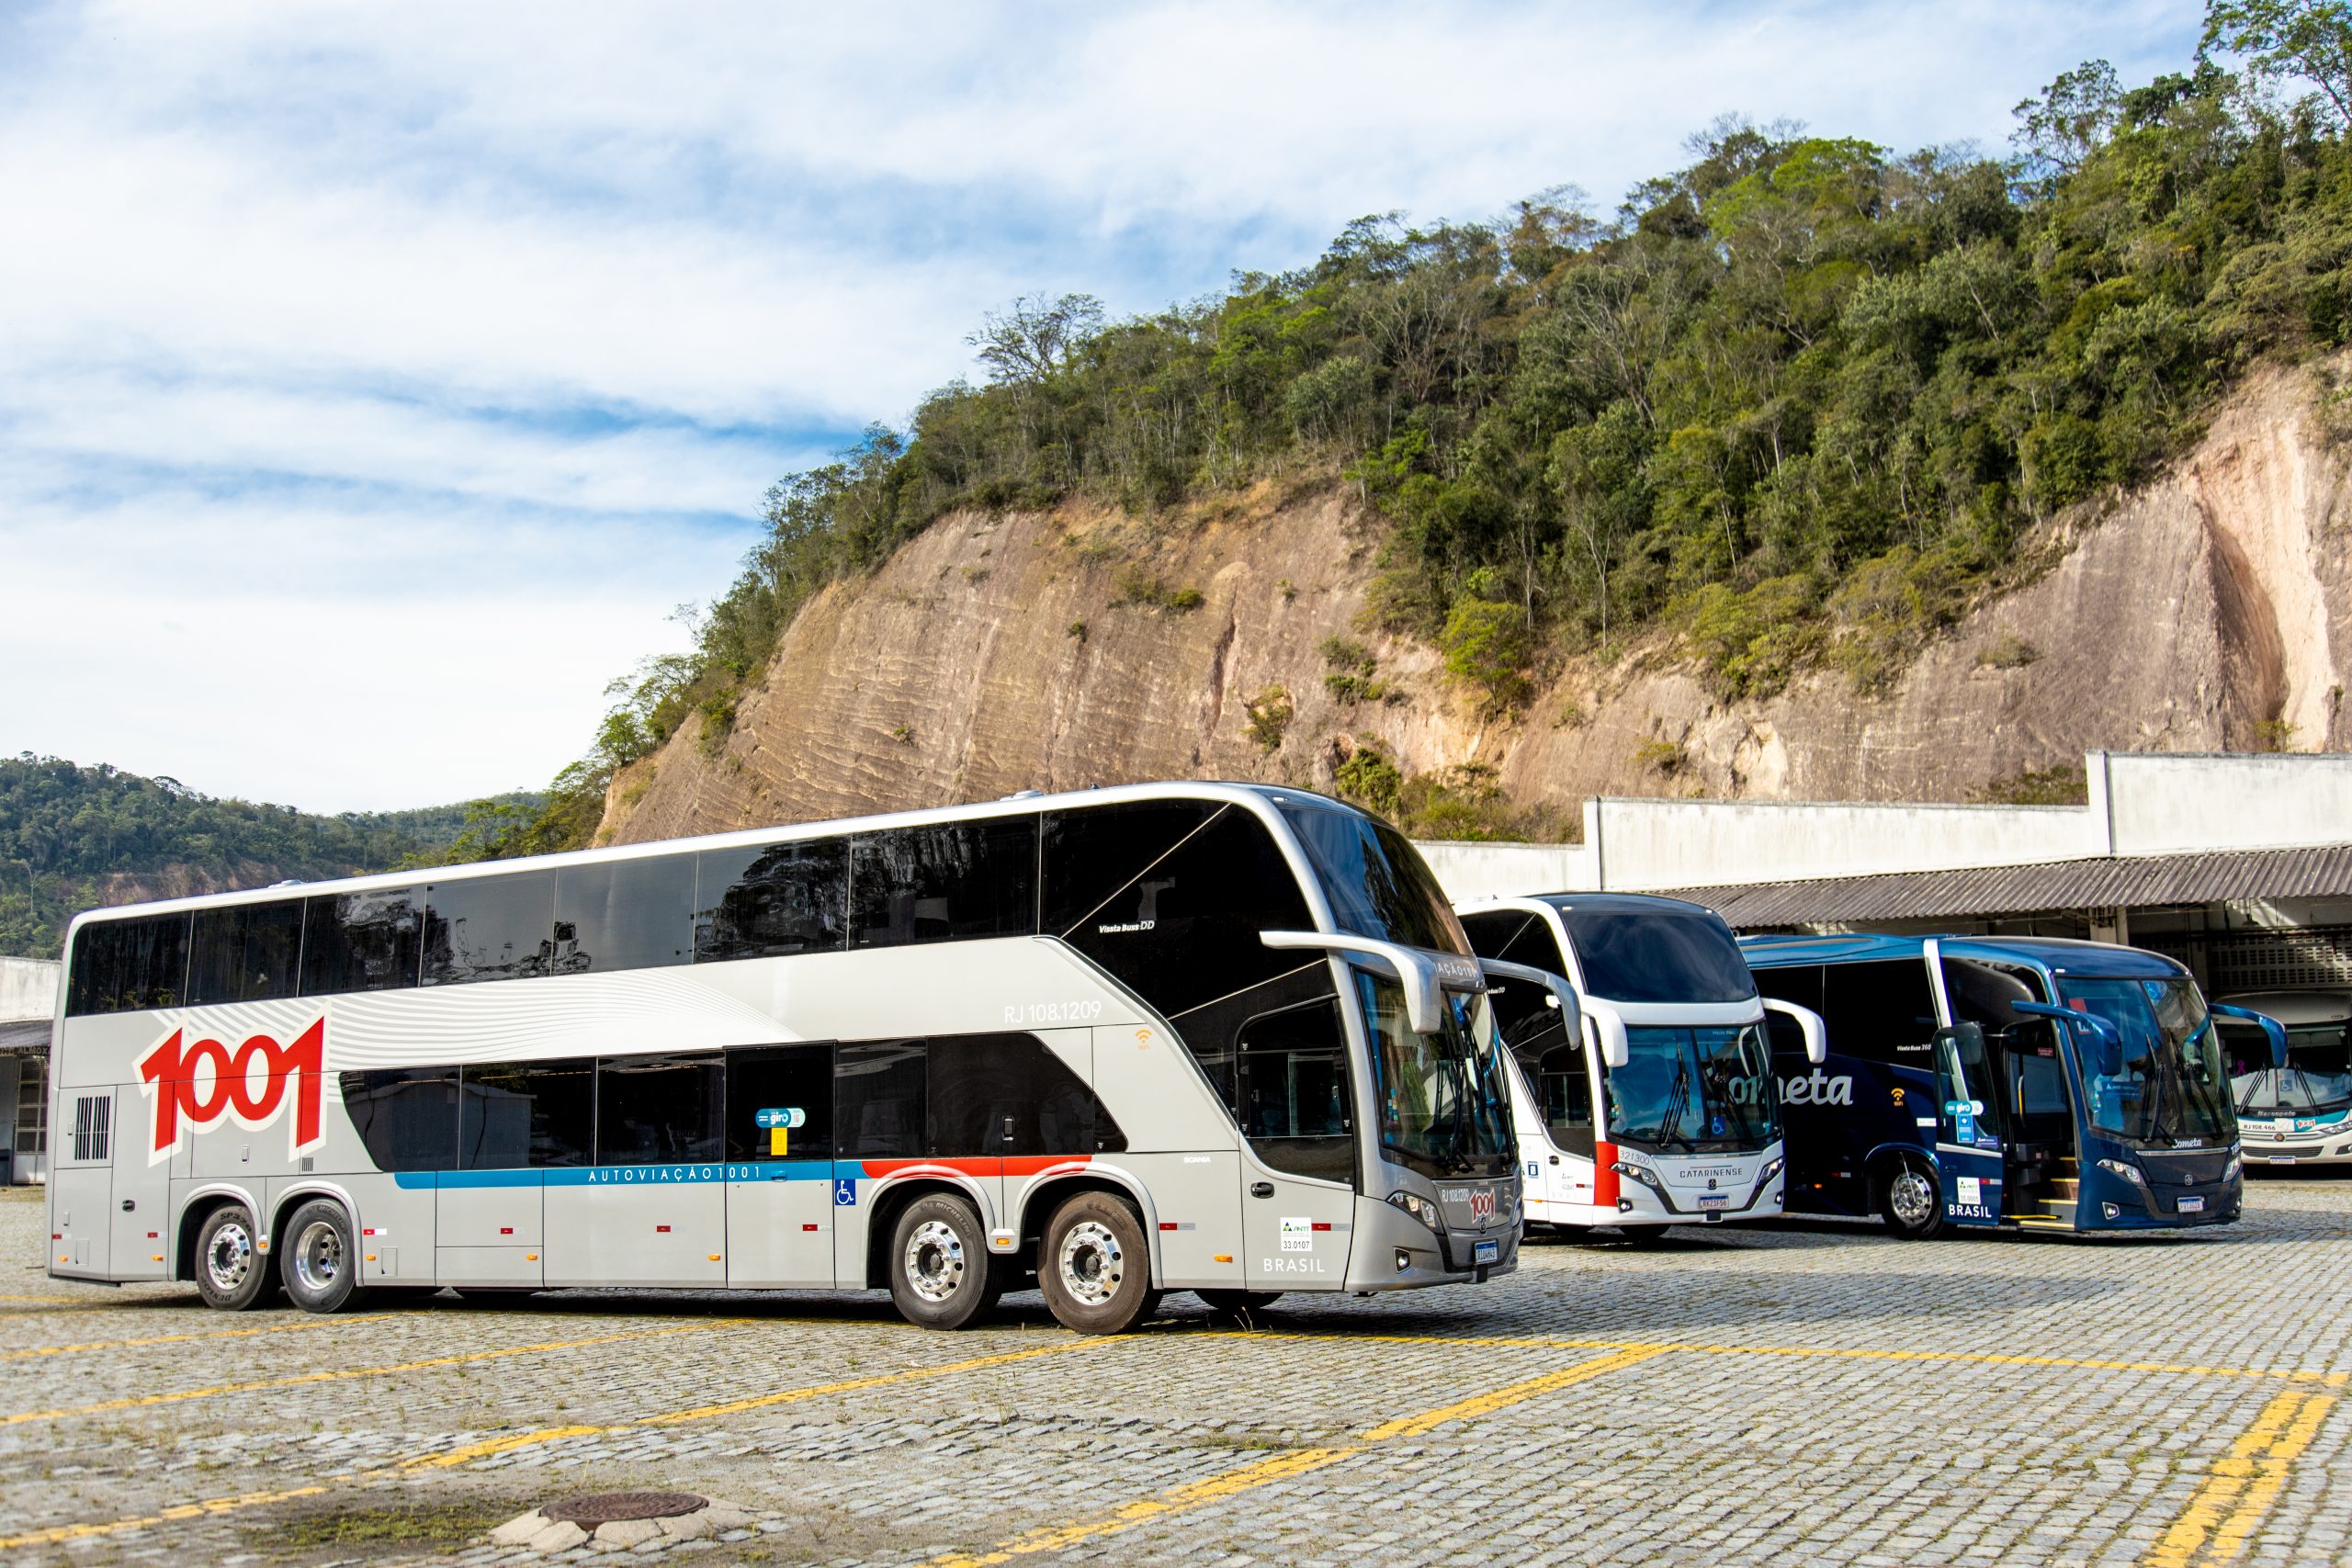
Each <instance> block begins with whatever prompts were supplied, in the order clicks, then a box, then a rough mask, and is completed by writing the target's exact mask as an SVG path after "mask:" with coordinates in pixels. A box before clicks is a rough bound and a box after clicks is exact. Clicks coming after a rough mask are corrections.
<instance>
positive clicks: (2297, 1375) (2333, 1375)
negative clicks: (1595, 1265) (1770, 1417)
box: [1200, 1328, 2352, 1388]
mask: <svg viewBox="0 0 2352 1568" xmlns="http://www.w3.org/2000/svg"><path fill="white" fill-rule="evenodd" d="M1200 1332H1203V1333H1206V1334H1209V1335H1213V1336H1215V1337H1218V1338H1227V1339H1324V1340H1330V1341H1332V1342H1334V1343H1346V1344H1363V1343H1365V1342H1367V1341H1376V1342H1379V1343H1384V1344H1392V1345H1472V1346H1480V1347H1485V1348H1516V1349H1525V1350H1687V1351H1689V1352H1691V1354H1693V1355H1702V1356H1794V1357H1810V1356H1819V1357H1826V1358H1830V1359H1849V1360H1862V1361H1954V1362H1961V1363H1965V1364H1972V1365H1978V1366H1988V1367H2053V1368H2057V1369H2060V1370H2073V1371H2103V1372H2164V1373H2168V1374H2171V1375H2175V1376H2181V1377H2210V1378H2269V1379H2276V1380H2278V1381H2279V1382H2308V1383H2318V1384H2321V1385H2322V1386H2324V1387H2327V1388H2342V1387H2345V1386H2346V1384H2347V1383H2352V1372H2321V1371H2306V1370H2302V1369H2299V1368H2280V1367H2211V1366H2195V1365H2189V1364H2186V1363H2183V1362H2178V1361H2103V1360H2096V1359H2089V1358H2086V1357H2080V1356H2010V1355H2004V1354H2002V1353H2000V1352H1998V1351H1993V1350H1869V1349H1862V1350H1854V1349H1839V1348H1835V1347H1829V1346H1816V1345H1693V1344H1684V1343H1681V1342H1679V1341H1676V1340H1667V1339H1567V1338H1560V1337H1554V1336H1550V1335H1519V1336H1507V1335H1452V1334H1329V1333H1317V1332H1311V1331H1302V1332H1297V1333H1293V1332H1289V1331H1286V1330H1283V1329H1278V1328H1226V1329H1217V1328H1213V1329H1204V1330H1202V1331H1200Z"/></svg>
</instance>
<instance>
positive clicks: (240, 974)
mask: <svg viewBox="0 0 2352 1568" xmlns="http://www.w3.org/2000/svg"><path fill="white" fill-rule="evenodd" d="M301 953H302V901H301V900H300V899H299V898H298V899H290V900H288V902H286V903H283V904H231V905H228V906H226V907H224V908H218V909H199V910H198V911H197V915H196V934H195V947H194V949H193V951H192V952H191V953H190V954H189V957H188V965H187V999H188V1001H189V1003H190V1004H191V1005H193V1006H199V1007H200V1006H202V1005H203V1004H205V1003H207V1002H258V1001H266V1000H268V999H270V998H274V997H290V996H292V995H293V994H294V985H295V979H296V976H295V965H296V964H297V963H298V961H299V960H300V957H301Z"/></svg>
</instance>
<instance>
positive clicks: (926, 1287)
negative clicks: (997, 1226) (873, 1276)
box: [890, 1193, 1002, 1328]
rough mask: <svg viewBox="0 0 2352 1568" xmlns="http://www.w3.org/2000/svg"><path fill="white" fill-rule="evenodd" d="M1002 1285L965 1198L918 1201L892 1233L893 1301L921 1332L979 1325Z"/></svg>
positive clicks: (977, 1219)
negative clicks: (991, 1264) (931, 1329)
mask: <svg viewBox="0 0 2352 1568" xmlns="http://www.w3.org/2000/svg"><path fill="white" fill-rule="evenodd" d="M1001 1279H1002V1276H1001V1274H999V1272H998V1271H997V1270H996V1269H992V1268H990V1267H989V1245H988V1233H987V1232H985V1231H983V1230H982V1229H981V1228H980V1216H979V1215H978V1214H977V1213H974V1212H973V1210H972V1205H971V1204H969V1203H967V1202H966V1201H964V1200H963V1199H961V1198H950V1197H947V1196H946V1195H944V1194H942V1193H934V1194H933V1195H932V1196H931V1197H928V1198H918V1199H916V1200H915V1201H913V1202H911V1203H910V1204H908V1205H907V1209H906V1213H902V1214H900V1215H899V1223H898V1224H897V1225H896V1226H895V1227H893V1228H892V1230H891V1233H890V1299H891V1300H892V1301H893V1302H895V1303H898V1307H899V1315H900V1316H901V1317H904V1318H905V1319H906V1320H907V1321H908V1322H909V1323H911V1324H913V1325H916V1326H917V1327H919V1328H963V1327H967V1326H968V1325H971V1324H973V1323H976V1322H978V1320H979V1319H980V1318H981V1317H982V1316H984V1315H986V1314H987V1313H988V1311H989V1308H991V1307H993V1306H995V1305H996V1298H997V1291H998V1288H999V1286H1000V1284H1001Z"/></svg>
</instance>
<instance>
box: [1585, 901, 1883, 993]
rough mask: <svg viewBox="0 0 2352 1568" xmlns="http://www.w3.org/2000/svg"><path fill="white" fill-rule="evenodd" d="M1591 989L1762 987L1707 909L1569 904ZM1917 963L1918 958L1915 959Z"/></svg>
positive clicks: (1734, 989) (1730, 990)
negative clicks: (1652, 910)
mask: <svg viewBox="0 0 2352 1568" xmlns="http://www.w3.org/2000/svg"><path fill="white" fill-rule="evenodd" d="M1560 918H1561V919H1563V920H1565V921H1566V923H1567V928H1568V940H1569V941H1570V942H1574V943H1576V949H1577V965H1578V967H1580V968H1581V969H1583V971H1584V983H1585V987H1586V989H1587V990H1588V991H1589V993H1590V994H1591V995H1593V996H1596V997H1608V998H1613V999H1615V1000H1618V1001H1625V1002H1744V1001H1746V1000H1747V998H1750V997H1752V996H1754V995H1755V994H1756V982H1755V980H1754V979H1753V978H1752V977H1751V976H1749V975H1748V972H1747V960H1746V959H1744V958H1742V957H1741V956H1740V955H1739V943H1738V942H1736V941H1735V940H1734V939H1733V937H1732V934H1731V928H1730V927H1729V926H1727V925H1725V924H1724V922H1723V921H1722V920H1721V919H1718V918H1717V917H1715V916H1714V915H1713V914H1710V913H1707V912H1705V911H1703V910H1693V911H1691V912H1690V913H1687V914H1686V913H1683V912H1680V911H1675V912H1670V913H1668V912H1660V913H1649V912H1643V913H1638V914H1637V913H1632V912H1629V911H1626V910H1623V909H1611V908H1606V907H1604V908H1600V909H1596V910H1592V911H1589V912H1588V911H1586V910H1583V909H1580V908H1577V907H1575V906H1573V905H1569V906H1565V907H1563V908H1562V909H1561V911H1560ZM1915 967H1916V966H1915Z"/></svg>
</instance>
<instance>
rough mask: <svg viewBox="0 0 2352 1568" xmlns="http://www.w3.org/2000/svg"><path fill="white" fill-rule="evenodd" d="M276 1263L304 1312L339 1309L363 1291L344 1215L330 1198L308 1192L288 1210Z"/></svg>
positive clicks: (356, 1251) (288, 1290)
mask: <svg viewBox="0 0 2352 1568" xmlns="http://www.w3.org/2000/svg"><path fill="white" fill-rule="evenodd" d="M277 1267H278V1270H279V1272H280V1273H281V1274H282V1275H283V1276H284V1278H285V1280H286V1293H287V1295H288V1297H290V1298H291V1299H292V1300H293V1303H294V1304H295V1305H296V1306H298V1307H300V1308H301V1309H302V1310H303V1311H304V1312H341V1311H342V1310H343V1309H344V1308H345V1307H348V1306H356V1305H358V1304H359V1303H360V1302H361V1301H362V1300H364V1299H365V1298H366V1296H367V1292H365V1291H362V1290H361V1289H360V1288H359V1249H358V1248H357V1247H354V1246H352V1245H351V1219H350V1216H349V1215H347V1214H345V1213H344V1212H343V1205H342V1204H340V1203H338V1202H336V1201H334V1200H333V1199H331V1198H314V1199H312V1200H311V1201H309V1202H307V1203H305V1204H303V1205H302V1206H301V1207H300V1208H299V1209H297V1210H295V1211H294V1218H293V1219H292V1220H291V1221H289V1222H288V1224H287V1226H286V1250H285V1251H284V1252H283V1253H282V1254H281V1255H280V1256H279V1258H278V1260H277Z"/></svg>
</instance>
